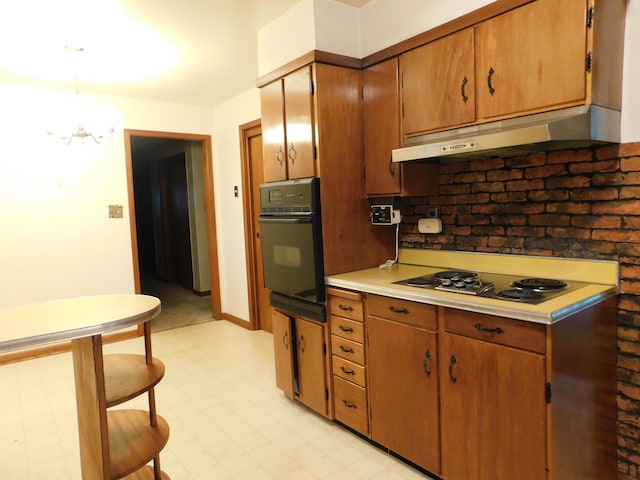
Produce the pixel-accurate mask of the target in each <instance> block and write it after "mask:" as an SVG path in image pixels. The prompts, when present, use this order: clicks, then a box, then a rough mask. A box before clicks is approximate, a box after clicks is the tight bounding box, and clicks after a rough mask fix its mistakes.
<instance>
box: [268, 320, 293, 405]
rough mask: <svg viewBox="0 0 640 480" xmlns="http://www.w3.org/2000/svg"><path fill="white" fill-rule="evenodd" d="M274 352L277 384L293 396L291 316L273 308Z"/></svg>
mask: <svg viewBox="0 0 640 480" xmlns="http://www.w3.org/2000/svg"><path fill="white" fill-rule="evenodd" d="M271 321H272V328H273V353H274V357H275V367H276V386H277V387H278V388H279V389H280V390H282V391H283V392H284V393H285V395H286V396H287V397H289V398H293V361H294V360H293V354H294V352H293V340H294V339H293V336H292V330H293V329H292V326H291V318H290V317H288V316H287V315H283V314H282V313H280V312H278V311H277V310H273V314H272V316H271Z"/></svg>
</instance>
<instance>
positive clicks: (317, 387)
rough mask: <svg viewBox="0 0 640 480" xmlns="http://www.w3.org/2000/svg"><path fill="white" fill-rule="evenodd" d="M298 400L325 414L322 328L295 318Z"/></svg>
mask: <svg viewBox="0 0 640 480" xmlns="http://www.w3.org/2000/svg"><path fill="white" fill-rule="evenodd" d="M295 324H296V344H297V348H298V352H297V356H298V382H299V388H300V393H299V398H300V401H301V402H302V403H304V404H305V405H307V406H308V407H309V408H312V409H313V410H315V411H316V412H318V413H321V414H322V415H326V413H327V383H326V370H325V358H326V357H325V345H324V328H323V326H321V325H319V324H316V323H313V322H310V321H308V320H305V319H303V318H296V321H295Z"/></svg>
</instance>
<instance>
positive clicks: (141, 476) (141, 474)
mask: <svg viewBox="0 0 640 480" xmlns="http://www.w3.org/2000/svg"><path fill="white" fill-rule="evenodd" d="M123 480H155V477H154V472H153V467H151V466H146V467H144V468H141V469H140V470H138V471H137V472H134V473H132V474H131V475H127V476H126V477H124V478H123ZM160 480H171V479H170V478H169V475H167V474H166V473H164V472H160Z"/></svg>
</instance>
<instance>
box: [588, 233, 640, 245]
mask: <svg viewBox="0 0 640 480" xmlns="http://www.w3.org/2000/svg"><path fill="white" fill-rule="evenodd" d="M591 238H593V239H594V240H607V241H610V242H618V243H620V242H640V231H637V232H635V231H629V230H595V231H594V232H593V233H592V235H591Z"/></svg>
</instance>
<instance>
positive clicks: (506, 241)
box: [400, 143, 640, 480]
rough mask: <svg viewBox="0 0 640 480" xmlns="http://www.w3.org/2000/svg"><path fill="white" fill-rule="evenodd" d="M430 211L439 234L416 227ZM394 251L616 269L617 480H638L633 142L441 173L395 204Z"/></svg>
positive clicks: (639, 254)
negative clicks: (532, 258) (430, 188)
mask: <svg viewBox="0 0 640 480" xmlns="http://www.w3.org/2000/svg"><path fill="white" fill-rule="evenodd" d="M431 207H438V209H439V211H440V216H441V218H442V224H443V228H442V233H440V234H437V235H433V234H421V233H419V232H418V228H417V224H418V219H419V218H422V217H426V216H427V211H428V209H429V208H431ZM401 209H402V217H403V218H402V224H401V226H400V246H401V247H404V248H429V249H442V250H458V251H475V252H490V253H511V254H521V255H542V256H555V257H567V258H590V259H602V260H617V261H619V262H620V290H621V291H620V297H619V300H618V316H617V326H618V479H620V480H629V479H639V478H640V297H638V295H640V143H630V144H623V145H615V146H606V147H598V148H592V149H580V150H563V151H558V152H549V153H532V154H530V155H527V156H521V157H514V158H504V159H503V158H491V159H483V160H473V161H464V162H455V163H449V164H443V165H441V166H440V187H439V191H438V192H433V194H430V195H427V196H424V197H410V198H404V199H402V207H401Z"/></svg>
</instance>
